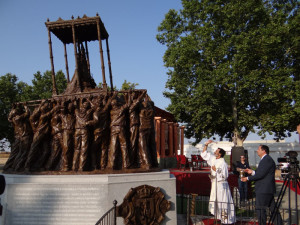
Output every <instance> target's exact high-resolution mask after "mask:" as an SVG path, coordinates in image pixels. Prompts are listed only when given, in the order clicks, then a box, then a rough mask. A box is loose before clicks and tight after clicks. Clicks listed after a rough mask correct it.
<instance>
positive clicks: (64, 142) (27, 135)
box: [4, 14, 158, 174]
mask: <svg viewBox="0 0 300 225" xmlns="http://www.w3.org/2000/svg"><path fill="white" fill-rule="evenodd" d="M45 24H46V27H47V29H48V39H49V51H50V62H51V69H52V83H53V86H52V91H53V95H52V98H50V99H44V100H38V101H29V102H26V103H24V102H22V103H16V104H14V105H13V107H12V110H11V112H10V114H9V118H8V119H9V121H10V122H11V123H12V125H13V127H14V131H15V143H14V144H13V146H12V151H11V155H10V158H9V159H8V161H7V163H6V165H5V167H4V172H5V173H24V174H27V173H29V174H30V173H41V174H43V173H45V174H51V173H53V174H69V173H81V172H89V173H116V172H139V171H149V170H152V171H156V170H158V163H157V156H156V148H155V138H154V136H155V133H154V103H153V102H152V101H151V99H150V97H149V96H148V95H147V92H146V90H131V91H114V90H113V80H112V70H111V62H110V53H109V46H108V36H109V35H108V33H107V31H106V29H105V27H104V25H103V23H102V21H101V19H100V17H99V15H98V14H97V16H95V17H87V16H85V15H84V16H83V17H82V18H79V17H78V18H77V19H74V18H73V17H72V19H71V20H62V19H61V18H59V19H58V20H57V21H54V22H50V21H49V19H48V21H47V22H46V23H45ZM51 33H52V34H54V35H55V36H56V37H57V38H58V39H59V40H60V41H62V43H63V45H64V50H65V62H66V72H67V74H66V75H67V80H68V85H67V88H66V90H65V91H64V92H63V93H60V94H59V93H57V89H56V83H55V71H54V62H53V54H52V41H51ZM104 40H105V42H106V50H107V59H108V69H109V78H110V88H108V87H107V84H106V78H105V67H104V56H103V48H102V41H104ZM89 41H98V42H99V52H100V61H101V70H102V87H101V88H99V87H96V84H95V81H94V79H93V78H92V76H91V73H90V60H89V53H88V42H89ZM67 44H73V46H74V56H75V72H74V76H73V78H72V80H70V79H69V68H68V59H67V52H66V45H67ZM109 89H110V90H109Z"/></svg>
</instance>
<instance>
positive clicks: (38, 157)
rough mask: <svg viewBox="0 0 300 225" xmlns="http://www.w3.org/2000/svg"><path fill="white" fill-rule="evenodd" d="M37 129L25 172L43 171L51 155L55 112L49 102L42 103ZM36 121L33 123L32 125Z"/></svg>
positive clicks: (38, 110) (39, 108) (39, 109)
mask: <svg viewBox="0 0 300 225" xmlns="http://www.w3.org/2000/svg"><path fill="white" fill-rule="evenodd" d="M38 112H39V113H40V116H39V120H38V125H37V128H36V129H35V133H34V136H33V141H32V144H31V147H30V151H29V154H28V157H27V160H26V163H25V170H26V171H30V170H37V169H43V165H44V164H45V161H46V159H47V157H48V155H49V152H50V151H49V136H50V119H51V115H52V112H53V109H51V104H50V102H49V101H47V100H45V101H42V102H41V104H40V105H39V107H38V109H37V111H36V113H37V114H39V113H38ZM34 122H35V121H33V122H32V124H36V123H34Z"/></svg>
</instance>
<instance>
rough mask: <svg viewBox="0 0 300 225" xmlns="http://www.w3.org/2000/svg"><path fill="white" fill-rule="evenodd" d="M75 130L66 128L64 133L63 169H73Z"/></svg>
mask: <svg viewBox="0 0 300 225" xmlns="http://www.w3.org/2000/svg"><path fill="white" fill-rule="evenodd" d="M73 134H74V133H73V131H71V130H65V131H64V133H63V153H62V170H63V171H68V170H70V169H71V162H72V157H73V146H74V144H73Z"/></svg>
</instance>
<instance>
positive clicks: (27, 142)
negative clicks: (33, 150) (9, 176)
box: [13, 135, 32, 171]
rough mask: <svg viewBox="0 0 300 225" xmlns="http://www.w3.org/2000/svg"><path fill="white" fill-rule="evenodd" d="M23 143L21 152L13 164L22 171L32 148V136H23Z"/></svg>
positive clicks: (17, 169)
mask: <svg viewBox="0 0 300 225" xmlns="http://www.w3.org/2000/svg"><path fill="white" fill-rule="evenodd" d="M21 143H22V144H21V146H22V149H21V150H20V151H19V154H18V155H17V158H16V160H15V162H14V165H13V168H15V170H16V171H20V170H22V169H24V165H25V162H26V159H27V155H28V152H29V150H30V146H31V143H32V136H31V135H27V136H25V137H22V141H21Z"/></svg>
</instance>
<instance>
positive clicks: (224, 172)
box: [201, 151, 235, 224]
mask: <svg viewBox="0 0 300 225" xmlns="http://www.w3.org/2000/svg"><path fill="white" fill-rule="evenodd" d="M201 156H202V158H203V159H204V160H206V161H207V163H208V165H209V166H211V167H212V166H215V167H216V171H214V170H213V169H211V176H210V178H211V191H210V198H209V212H210V213H211V214H213V215H215V216H216V218H217V219H220V220H221V222H222V223H229V224H230V223H235V212H234V204H233V200H232V197H231V193H230V188H229V185H228V182H227V178H228V166H227V164H226V162H225V160H224V158H220V159H216V157H215V156H214V155H212V154H211V153H209V152H207V151H205V152H202V153H201Z"/></svg>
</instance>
